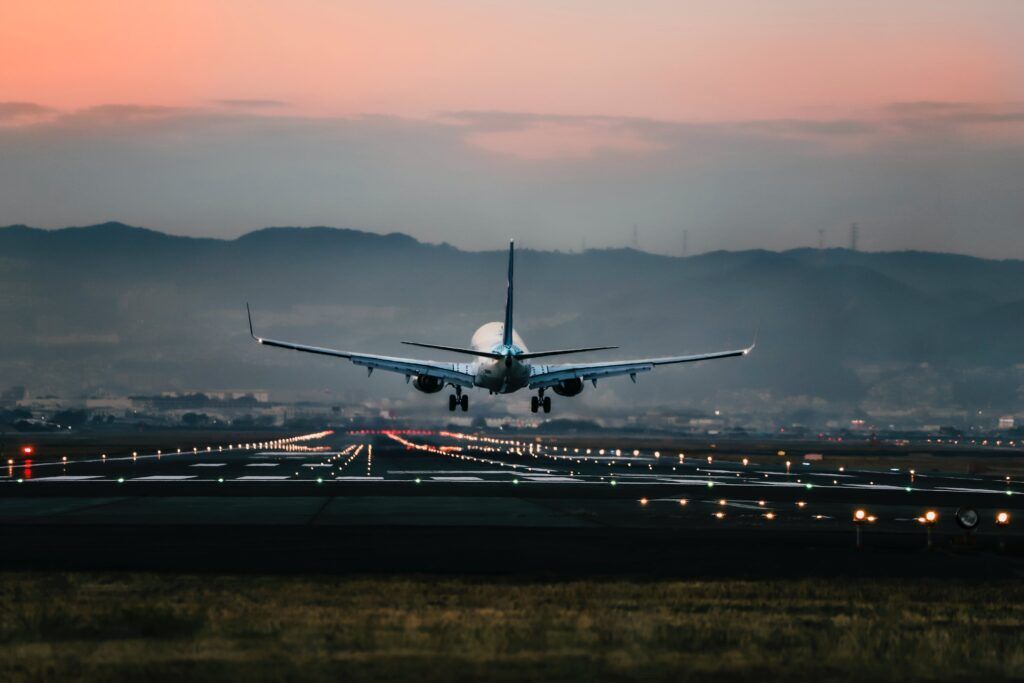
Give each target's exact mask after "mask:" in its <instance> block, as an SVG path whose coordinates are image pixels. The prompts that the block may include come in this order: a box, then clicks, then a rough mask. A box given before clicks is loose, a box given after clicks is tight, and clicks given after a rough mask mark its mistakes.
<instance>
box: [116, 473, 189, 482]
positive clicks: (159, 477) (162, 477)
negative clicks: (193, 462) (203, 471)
mask: <svg viewBox="0 0 1024 683" xmlns="http://www.w3.org/2000/svg"><path fill="white" fill-rule="evenodd" d="M195 478H196V475H194V474H151V475H150V476H148V477H135V478H133V479H132V481H181V480H182V479H195Z"/></svg>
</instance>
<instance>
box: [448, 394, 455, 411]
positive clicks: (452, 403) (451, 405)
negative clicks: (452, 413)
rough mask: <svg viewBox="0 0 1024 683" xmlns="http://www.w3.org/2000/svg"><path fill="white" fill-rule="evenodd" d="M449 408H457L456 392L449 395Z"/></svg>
mask: <svg viewBox="0 0 1024 683" xmlns="http://www.w3.org/2000/svg"><path fill="white" fill-rule="evenodd" d="M448 410H455V394H450V395H449V396H448Z"/></svg>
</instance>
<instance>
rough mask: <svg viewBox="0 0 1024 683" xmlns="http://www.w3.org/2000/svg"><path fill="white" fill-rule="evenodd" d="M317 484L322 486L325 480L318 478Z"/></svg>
mask: <svg viewBox="0 0 1024 683" xmlns="http://www.w3.org/2000/svg"><path fill="white" fill-rule="evenodd" d="M316 483H318V484H322V483H324V480H323V479H322V478H321V477H317V478H316Z"/></svg>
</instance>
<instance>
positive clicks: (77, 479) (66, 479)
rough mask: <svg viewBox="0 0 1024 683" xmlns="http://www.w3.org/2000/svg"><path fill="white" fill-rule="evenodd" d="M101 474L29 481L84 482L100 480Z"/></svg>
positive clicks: (41, 478) (68, 475) (63, 476)
mask: <svg viewBox="0 0 1024 683" xmlns="http://www.w3.org/2000/svg"><path fill="white" fill-rule="evenodd" d="M102 478H103V475H102V474H90V475H77V476H76V475H73V474H64V475H61V476H57V477H36V478H35V479H31V480H30V481H84V480H86V479H102Z"/></svg>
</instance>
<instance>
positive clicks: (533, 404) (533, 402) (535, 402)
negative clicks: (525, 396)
mask: <svg viewBox="0 0 1024 683" xmlns="http://www.w3.org/2000/svg"><path fill="white" fill-rule="evenodd" d="M538 408H540V399H539V398H537V397H536V396H531V397H530V412H533V413H536V412H537V409H538Z"/></svg>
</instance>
